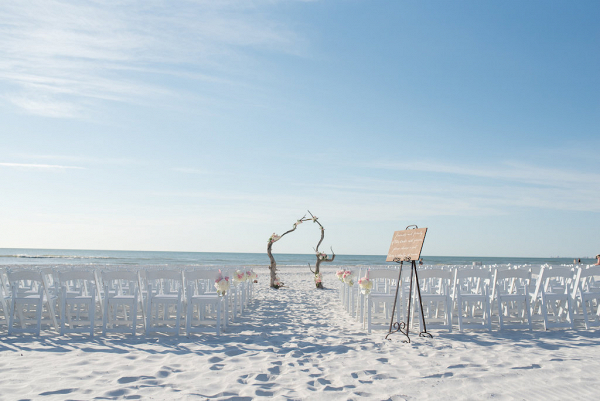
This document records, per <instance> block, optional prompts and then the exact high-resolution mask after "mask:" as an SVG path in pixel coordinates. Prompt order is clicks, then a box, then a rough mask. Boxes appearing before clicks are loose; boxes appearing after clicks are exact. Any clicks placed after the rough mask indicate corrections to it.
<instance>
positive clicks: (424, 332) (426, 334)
mask: <svg viewBox="0 0 600 401" xmlns="http://www.w3.org/2000/svg"><path fill="white" fill-rule="evenodd" d="M412 268H413V269H414V270H415V279H416V280H417V294H418V295H419V309H420V310H421V320H422V321H423V331H421V332H420V333H419V337H429V338H433V336H432V335H431V334H430V333H428V332H427V325H426V324H425V313H424V312H423V300H422V299H421V286H420V285H419V274H418V273H417V265H416V264H415V262H414V261H413V264H412Z"/></svg>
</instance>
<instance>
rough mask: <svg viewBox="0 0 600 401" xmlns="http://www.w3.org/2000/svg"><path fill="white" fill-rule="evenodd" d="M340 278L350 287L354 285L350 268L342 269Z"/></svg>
mask: <svg viewBox="0 0 600 401" xmlns="http://www.w3.org/2000/svg"><path fill="white" fill-rule="evenodd" d="M342 279H343V281H344V283H346V284H348V285H349V286H350V287H352V286H353V285H354V273H352V272H351V271H350V270H346V271H344V274H343V276H342Z"/></svg>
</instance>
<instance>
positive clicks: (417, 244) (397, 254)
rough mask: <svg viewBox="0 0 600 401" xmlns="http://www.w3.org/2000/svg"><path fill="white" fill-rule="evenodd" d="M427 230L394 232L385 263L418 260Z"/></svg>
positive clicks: (417, 229)
mask: <svg viewBox="0 0 600 401" xmlns="http://www.w3.org/2000/svg"><path fill="white" fill-rule="evenodd" d="M426 233H427V228H414V229H412V230H402V231H395V232H394V237H393V238H392V245H390V250H389V252H388V255H387V258H386V259H385V261H386V262H400V261H406V262H410V261H411V260H419V258H420V257H421V249H422V248H423V242H424V241H425V234H426Z"/></svg>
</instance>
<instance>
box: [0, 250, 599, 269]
mask: <svg viewBox="0 0 600 401" xmlns="http://www.w3.org/2000/svg"><path fill="white" fill-rule="evenodd" d="M274 256H275V259H276V260H277V264H278V265H279V266H299V267H307V266H308V264H309V263H310V264H311V265H312V266H314V264H315V255H312V254H284V253H282V254H275V255H274ZM423 261H424V263H425V264H426V265H434V266H435V265H472V264H473V263H474V262H475V263H481V264H482V265H506V264H511V265H524V264H531V265H537V264H550V265H563V264H572V263H573V258H559V257H556V258H523V257H473V256H427V255H423ZM595 262H596V260H595V259H589V258H586V259H583V258H582V259H581V263H582V264H592V263H595ZM82 264H89V265H133V266H134V265H200V266H264V267H267V266H269V258H268V256H267V254H266V252H265V253H234V252H162V251H100V250H64V249H22V248H0V265H82ZM391 264H393V263H390V262H386V261H385V255H336V257H335V260H334V261H333V262H332V263H326V264H322V265H321V266H322V267H324V268H327V266H365V265H366V266H372V265H391Z"/></svg>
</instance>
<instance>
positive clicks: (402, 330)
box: [385, 226, 433, 343]
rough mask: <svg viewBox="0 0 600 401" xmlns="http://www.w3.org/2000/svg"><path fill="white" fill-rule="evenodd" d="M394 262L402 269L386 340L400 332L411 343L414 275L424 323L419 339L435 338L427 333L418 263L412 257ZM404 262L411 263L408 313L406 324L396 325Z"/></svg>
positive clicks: (398, 323) (399, 274) (397, 323)
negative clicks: (409, 333) (410, 330)
mask: <svg viewBox="0 0 600 401" xmlns="http://www.w3.org/2000/svg"><path fill="white" fill-rule="evenodd" d="M409 227H412V226H408V227H406V229H407V230H408V228H409ZM414 227H416V226H414ZM394 262H396V263H400V269H399V270H400V272H399V273H398V282H397V285H396V297H395V298H394V307H393V308H392V319H391V320H390V329H389V331H388V333H387V335H386V336H385V339H386V340H390V341H391V338H388V337H389V336H390V334H393V333H397V332H400V333H402V334H404V335H405V336H406V340H404V341H402V342H405V343H410V337H409V335H408V332H409V327H410V315H411V312H410V308H411V302H412V298H413V274H414V277H415V279H416V284H417V285H416V287H417V295H418V297H419V310H420V311H421V319H422V321H423V331H421V332H419V337H429V338H433V336H432V335H431V333H428V332H427V326H426V325H425V314H424V313H423V301H422V299H421V287H420V286H419V274H418V273H417V264H416V261H415V260H412V259H411V258H410V256H407V257H406V258H404V259H403V260H401V259H398V258H397V259H394ZM404 262H411V266H410V289H409V291H408V311H407V313H406V322H395V323H394V316H395V314H396V303H397V302H398V292H399V291H400V286H401V285H402V266H403V264H404ZM392 328H394V329H395V330H393V331H392Z"/></svg>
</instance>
